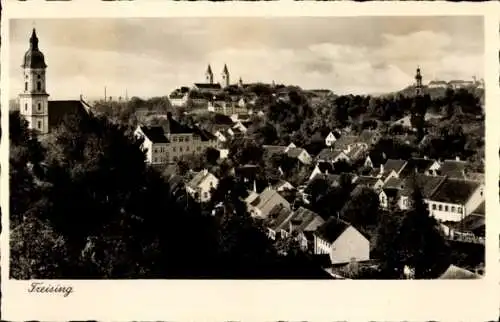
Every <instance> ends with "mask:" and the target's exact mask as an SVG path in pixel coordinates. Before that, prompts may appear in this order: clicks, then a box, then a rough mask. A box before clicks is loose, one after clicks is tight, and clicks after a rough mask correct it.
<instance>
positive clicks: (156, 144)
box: [134, 125, 169, 164]
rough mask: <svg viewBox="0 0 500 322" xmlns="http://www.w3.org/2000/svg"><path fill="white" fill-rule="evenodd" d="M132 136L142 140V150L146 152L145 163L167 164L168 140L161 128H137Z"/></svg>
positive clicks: (143, 126)
mask: <svg viewBox="0 0 500 322" xmlns="http://www.w3.org/2000/svg"><path fill="white" fill-rule="evenodd" d="M134 135H135V136H136V137H137V138H142V139H143V140H144V141H143V143H142V146H141V148H142V150H143V151H145V152H146V162H147V163H149V164H164V163H168V144H169V140H168V139H167V137H166V136H165V132H164V131H163V128H162V127H161V126H149V127H148V126H145V125H139V126H137V128H136V130H135V132H134Z"/></svg>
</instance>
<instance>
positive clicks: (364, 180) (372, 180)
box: [356, 176, 380, 187]
mask: <svg viewBox="0 0 500 322" xmlns="http://www.w3.org/2000/svg"><path fill="white" fill-rule="evenodd" d="M379 180H380V179H379V178H376V177H369V176H360V177H358V179H357V180H356V185H358V186H366V187H373V186H374V185H375V184H376V183H377V182H378V181H379Z"/></svg>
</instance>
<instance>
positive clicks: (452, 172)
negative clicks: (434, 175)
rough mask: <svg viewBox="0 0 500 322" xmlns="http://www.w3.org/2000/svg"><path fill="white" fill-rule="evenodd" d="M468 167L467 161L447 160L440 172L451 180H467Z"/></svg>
mask: <svg viewBox="0 0 500 322" xmlns="http://www.w3.org/2000/svg"><path fill="white" fill-rule="evenodd" d="M466 166H467V162H465V161H455V160H445V161H444V162H443V163H442V164H441V167H440V168H439V170H438V172H439V173H440V174H441V175H443V176H448V177H450V178H457V179H465V174H464V171H465V167H466Z"/></svg>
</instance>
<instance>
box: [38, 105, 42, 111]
mask: <svg viewBox="0 0 500 322" xmlns="http://www.w3.org/2000/svg"><path fill="white" fill-rule="evenodd" d="M41 110H42V103H38V111H41Z"/></svg>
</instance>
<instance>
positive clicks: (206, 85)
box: [194, 83, 222, 90]
mask: <svg viewBox="0 0 500 322" xmlns="http://www.w3.org/2000/svg"><path fill="white" fill-rule="evenodd" d="M194 86H196V87H197V88H199V89H205V90H220V89H222V87H221V86H220V84H219V83H217V84H210V83H194Z"/></svg>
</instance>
